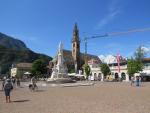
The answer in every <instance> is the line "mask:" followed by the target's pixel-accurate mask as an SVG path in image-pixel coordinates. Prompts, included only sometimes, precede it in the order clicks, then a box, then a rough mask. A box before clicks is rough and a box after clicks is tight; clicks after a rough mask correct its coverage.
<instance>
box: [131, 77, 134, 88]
mask: <svg viewBox="0 0 150 113" xmlns="http://www.w3.org/2000/svg"><path fill="white" fill-rule="evenodd" d="M133 84H134V77H133V76H132V77H131V86H132V85H133Z"/></svg>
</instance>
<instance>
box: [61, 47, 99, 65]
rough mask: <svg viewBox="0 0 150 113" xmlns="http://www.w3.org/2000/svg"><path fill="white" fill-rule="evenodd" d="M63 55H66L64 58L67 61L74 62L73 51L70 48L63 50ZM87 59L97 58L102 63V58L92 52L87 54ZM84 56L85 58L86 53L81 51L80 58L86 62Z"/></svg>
mask: <svg viewBox="0 0 150 113" xmlns="http://www.w3.org/2000/svg"><path fill="white" fill-rule="evenodd" d="M63 56H64V60H65V61H66V62H68V61H69V62H73V57H72V52H71V51H70V50H65V49H64V50H63ZM86 57H87V60H91V59H95V60H97V61H98V62H99V63H101V61H100V59H99V57H98V56H96V55H91V54H87V55H86ZM84 58H85V54H84V53H80V59H81V61H82V62H84Z"/></svg>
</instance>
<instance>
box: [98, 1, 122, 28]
mask: <svg viewBox="0 0 150 113" xmlns="http://www.w3.org/2000/svg"><path fill="white" fill-rule="evenodd" d="M118 3H119V2H118V0H113V1H112V2H111V3H110V4H109V5H108V14H106V15H105V17H104V18H103V19H101V20H100V21H99V23H98V26H97V27H98V28H99V29H101V28H102V27H104V26H105V25H107V24H108V23H109V22H110V21H112V20H113V19H114V18H116V17H117V16H118V14H119V13H120V12H121V10H120V8H119V5H118Z"/></svg>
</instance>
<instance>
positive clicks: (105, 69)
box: [100, 63, 110, 77]
mask: <svg viewBox="0 0 150 113" xmlns="http://www.w3.org/2000/svg"><path fill="white" fill-rule="evenodd" d="M100 68H101V71H102V73H103V75H104V77H106V76H107V75H108V74H110V69H109V66H108V65H107V64H105V63H102V64H101V65H100Z"/></svg>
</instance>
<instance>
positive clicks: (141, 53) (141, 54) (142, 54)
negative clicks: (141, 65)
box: [134, 46, 146, 61]
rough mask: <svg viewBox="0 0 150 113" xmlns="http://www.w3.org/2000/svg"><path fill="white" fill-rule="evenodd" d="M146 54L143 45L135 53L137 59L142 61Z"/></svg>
mask: <svg viewBox="0 0 150 113" xmlns="http://www.w3.org/2000/svg"><path fill="white" fill-rule="evenodd" d="M145 55H146V52H145V50H144V49H143V47H142V46H139V47H138V48H137V49H136V51H135V53H134V56H135V59H136V60H137V61H142V60H143V59H144V57H145Z"/></svg>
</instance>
